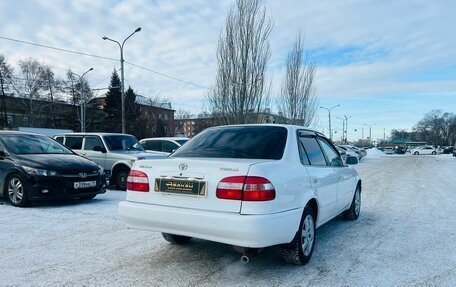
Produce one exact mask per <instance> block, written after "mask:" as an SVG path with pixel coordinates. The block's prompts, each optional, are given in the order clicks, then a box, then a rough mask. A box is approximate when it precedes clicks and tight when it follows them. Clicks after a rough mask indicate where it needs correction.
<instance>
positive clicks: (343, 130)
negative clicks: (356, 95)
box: [337, 117, 346, 143]
mask: <svg viewBox="0 0 456 287" xmlns="http://www.w3.org/2000/svg"><path fill="white" fill-rule="evenodd" d="M337 118H338V119H339V120H342V138H341V139H340V140H341V141H342V143H343V142H344V137H345V133H346V131H345V119H344V118H341V117H337Z"/></svg>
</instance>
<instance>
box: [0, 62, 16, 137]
mask: <svg viewBox="0 0 456 287" xmlns="http://www.w3.org/2000/svg"><path fill="white" fill-rule="evenodd" d="M12 78H13V68H12V67H11V66H10V65H9V64H8V63H7V62H6V59H5V57H4V56H3V55H0V92H1V94H2V98H1V102H0V104H1V107H2V108H1V121H0V122H1V129H3V128H4V127H6V126H7V125H8V123H7V114H6V92H7V91H8V90H9V88H10V87H11V83H12Z"/></svg>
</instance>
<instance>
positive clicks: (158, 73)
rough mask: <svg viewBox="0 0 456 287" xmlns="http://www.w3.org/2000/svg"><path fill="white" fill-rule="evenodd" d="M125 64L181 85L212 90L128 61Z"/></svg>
mask: <svg viewBox="0 0 456 287" xmlns="http://www.w3.org/2000/svg"><path fill="white" fill-rule="evenodd" d="M125 63H127V64H129V65H132V66H134V67H136V68H140V69H143V70H145V71H149V72H151V73H154V74H157V75H160V76H163V77H166V78H169V79H173V80H175V81H179V82H182V83H185V84H189V85H193V86H197V87H200V88H203V89H208V90H212V89H211V88H209V87H206V86H203V85H200V84H196V83H193V82H189V81H186V80H181V79H179V78H176V77H173V76H169V75H166V74H163V73H160V72H157V71H154V70H152V69H149V68H146V67H143V66H140V65H136V64H133V63H130V62H128V61H125Z"/></svg>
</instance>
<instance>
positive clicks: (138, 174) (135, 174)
mask: <svg viewBox="0 0 456 287" xmlns="http://www.w3.org/2000/svg"><path fill="white" fill-rule="evenodd" d="M127 190H129V191H141V192H149V178H148V177H147V174H145V173H144V172H142V171H138V170H131V171H130V173H129V174H128V178H127Z"/></svg>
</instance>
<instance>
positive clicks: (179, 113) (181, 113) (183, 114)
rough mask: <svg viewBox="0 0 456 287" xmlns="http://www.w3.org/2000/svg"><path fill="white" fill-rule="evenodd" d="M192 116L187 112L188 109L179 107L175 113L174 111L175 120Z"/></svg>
mask: <svg viewBox="0 0 456 287" xmlns="http://www.w3.org/2000/svg"><path fill="white" fill-rule="evenodd" d="M192 117H193V115H192V114H191V113H189V112H188V111H186V110H183V109H181V108H179V109H178V110H177V111H176V112H175V113H174V118H175V119H176V120H188V119H191V118H192Z"/></svg>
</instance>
